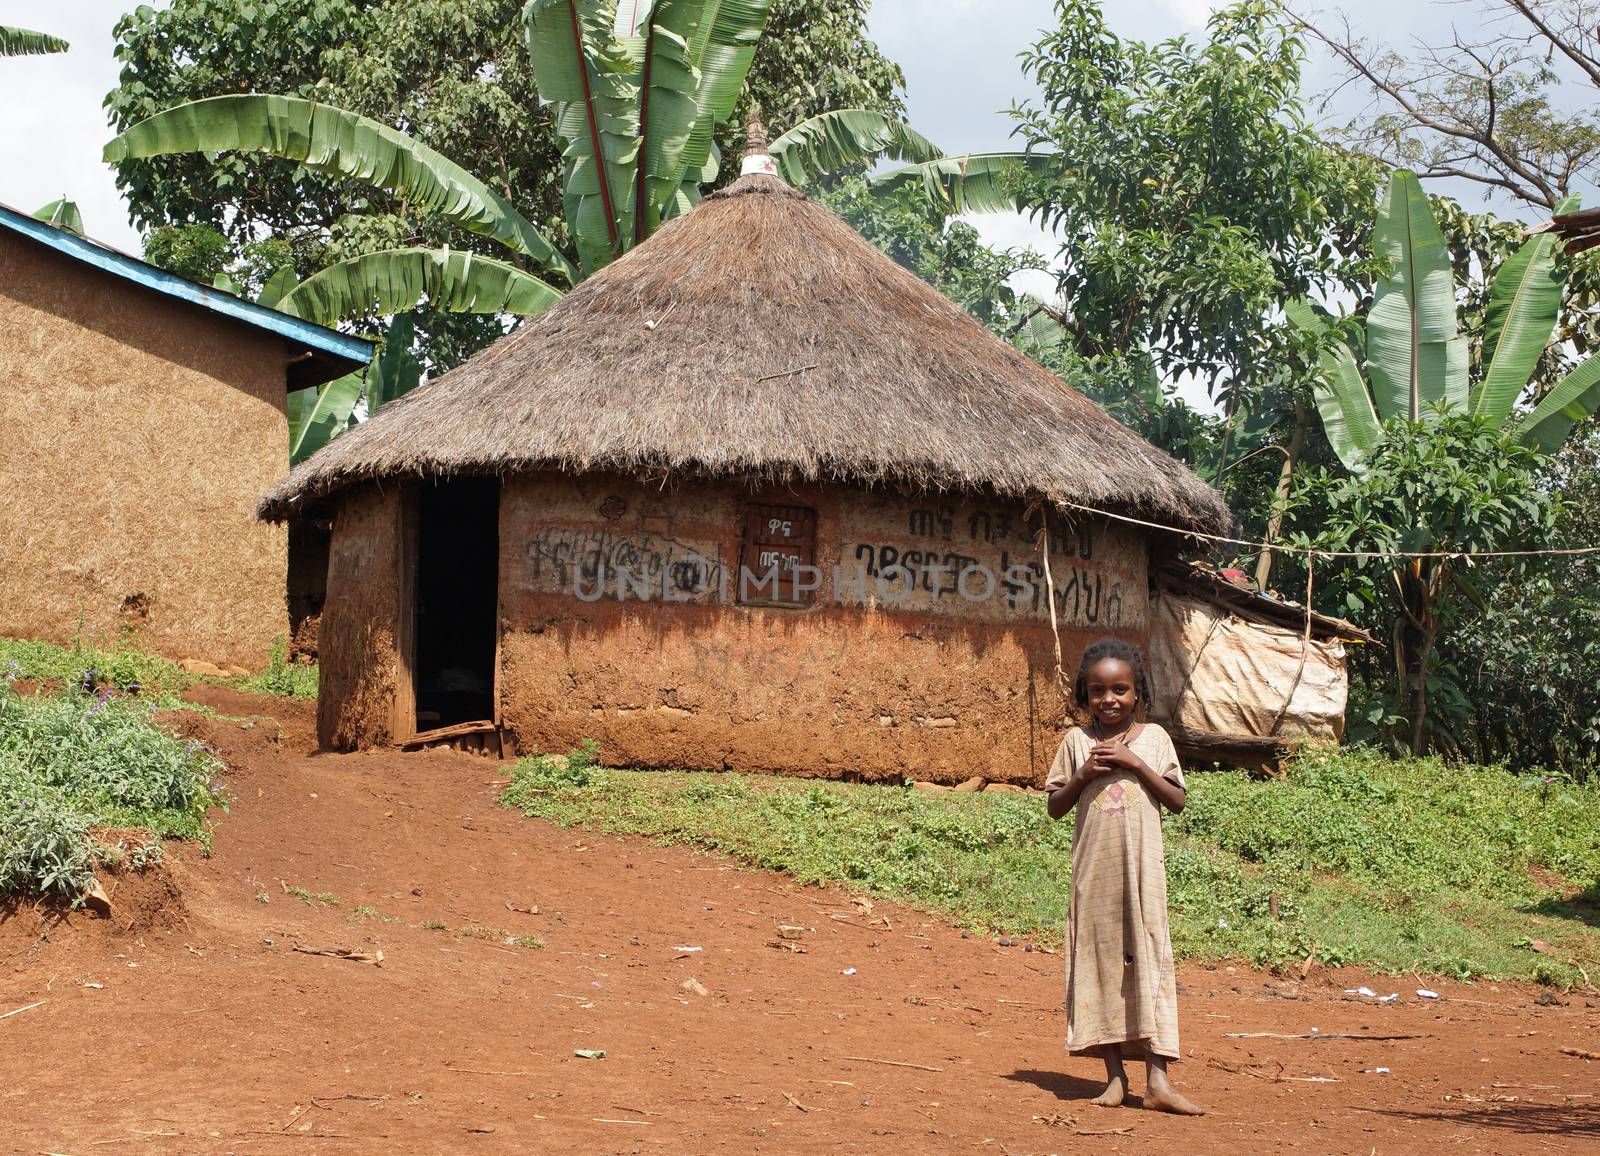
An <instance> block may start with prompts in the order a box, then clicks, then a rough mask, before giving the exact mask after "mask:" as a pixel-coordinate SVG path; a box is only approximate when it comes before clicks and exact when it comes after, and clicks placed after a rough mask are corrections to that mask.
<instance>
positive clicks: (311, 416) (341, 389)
mask: <svg viewBox="0 0 1600 1156" xmlns="http://www.w3.org/2000/svg"><path fill="white" fill-rule="evenodd" d="M364 376H365V371H363V370H357V371H356V372H355V373H347V374H345V375H344V376H343V377H341V378H338V379H336V380H334V381H330V382H328V384H326V385H323V386H319V387H318V388H316V389H300V390H296V391H295V392H294V393H291V394H290V395H289V464H290V465H298V464H299V463H301V462H303V461H305V460H306V459H307V458H308V457H310V456H311V455H312V454H314V453H316V452H317V451H318V450H320V449H321V448H322V447H323V446H325V445H327V444H328V443H329V442H330V441H332V440H333V439H334V438H335V437H337V436H338V435H339V434H341V433H343V432H344V429H345V427H346V426H347V425H348V424H349V422H350V415H351V413H352V412H353V411H354V410H355V408H356V402H357V401H359V400H360V398H361V385H362V381H363V378H364Z"/></svg>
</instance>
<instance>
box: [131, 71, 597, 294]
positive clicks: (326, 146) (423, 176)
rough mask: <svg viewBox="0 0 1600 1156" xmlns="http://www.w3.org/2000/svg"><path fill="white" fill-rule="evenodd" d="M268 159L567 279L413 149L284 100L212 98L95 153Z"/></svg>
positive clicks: (527, 234)
mask: <svg viewBox="0 0 1600 1156" xmlns="http://www.w3.org/2000/svg"><path fill="white" fill-rule="evenodd" d="M228 149H238V150H241V151H246V152H250V151H255V152H268V153H271V154H272V155H273V156H276V157H280V158H282V159H283V160H288V161H295V162H297V163H299V164H302V165H304V166H305V167H306V168H308V169H312V170H314V171H316V172H322V173H332V174H335V175H338V176H342V177H346V178H349V179H350V180H356V181H361V182H363V183H365V184H368V185H374V186H376V187H378V188H381V189H387V190H389V191H391V192H394V193H398V194H400V195H401V196H404V197H405V198H406V200H407V201H408V202H410V203H411V204H412V205H414V206H416V207H417V208H420V209H423V210H426V211H428V212H432V213H436V214H438V215H439V216H441V217H443V218H445V219H446V220H449V221H453V222H454V223H456V224H458V225H460V226H461V227H462V228H464V229H467V230H468V231H470V232H474V233H479V234H481V235H483V236H485V237H492V238H494V239H495V240H496V241H499V242H500V243H501V244H503V245H505V246H507V247H508V248H510V249H513V250H515V251H516V252H518V253H521V254H523V255H525V256H527V257H529V258H530V259H532V260H533V261H535V262H537V263H538V264H539V265H540V266H541V267H543V268H545V269H548V270H551V271H552V272H554V273H556V274H558V275H559V276H560V277H561V278H562V279H563V280H565V281H567V282H568V283H569V284H571V283H574V282H575V280H576V277H577V273H576V270H574V269H573V267H572V264H571V262H569V261H568V260H567V259H566V258H565V257H564V256H562V255H561V253H560V251H559V250H558V249H557V248H556V247H555V245H554V244H553V243H552V242H551V241H550V240H549V238H547V237H546V236H545V235H544V234H543V233H541V232H540V231H539V230H538V229H536V228H535V227H534V226H533V225H532V224H530V223H529V222H528V221H527V219H526V218H524V217H523V216H522V214H521V213H519V212H517V210H516V208H515V207H513V206H512V204H511V202H509V201H507V200H506V199H505V198H504V197H502V196H501V195H500V194H499V193H497V192H495V191H494V190H493V189H491V188H490V187H489V186H488V185H486V184H484V183H483V182H482V181H480V180H479V179H478V178H477V177H475V176H473V175H472V174H471V173H469V172H467V170H466V169H464V168H462V167H461V166H460V165H458V164H456V163H455V162H454V161H452V160H450V159H449V158H448V157H446V156H444V155H443V154H441V153H438V152H435V151H434V150H433V149H431V148H429V147H428V146H427V145H425V144H423V143H422V142H420V141H417V140H413V139H412V138H411V137H409V136H407V135H406V134H405V133H403V132H400V131H398V130H397V129H393V128H390V127H389V126H388V125H386V124H380V123H379V122H378V121H375V120H372V119H370V118H368V117H364V116H358V115H357V114H355V113H353V112H346V111H345V110H343V109H339V108H335V107H333V106H332V105H327V104H318V103H317V102H315V101H310V100H302V99H300V98H299V97H294V96H270V95H261V94H245V95H235V96H214V97H211V98H209V99H207V100H196V101H191V102H189V103H187V104H180V105H178V106H176V107H175V108H169V109H167V110H166V111H165V112H158V113H156V114H155V115H154V116H152V117H150V118H148V119H147V120H142V121H140V122H139V123H138V124H136V125H133V126H131V127H130V128H128V129H127V130H126V131H125V132H123V133H122V134H121V135H120V136H118V137H116V138H115V139H113V140H112V141H111V142H110V143H109V144H107V145H106V147H105V160H106V163H107V164H117V163H118V162H120V161H124V160H130V159H135V158H146V157H157V156H167V155H170V154H172V153H192V152H208V153H211V152H222V151H225V150H228Z"/></svg>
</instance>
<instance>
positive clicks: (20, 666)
mask: <svg viewBox="0 0 1600 1156" xmlns="http://www.w3.org/2000/svg"><path fill="white" fill-rule="evenodd" d="M8 674H9V675H10V676H11V677H12V678H19V679H20V678H26V679H34V680H39V681H46V682H53V683H57V684H59V685H60V686H62V687H83V686H86V685H92V686H95V687H103V686H109V687H112V688H113V689H115V690H116V691H118V692H119V693H124V694H128V693H133V694H138V695H140V696H142V697H144V698H147V699H149V700H151V701H152V702H159V703H161V704H163V705H168V706H170V705H173V704H175V703H176V702H177V701H178V695H179V692H180V691H182V690H184V689H185V688H186V687H189V686H191V685H193V684H194V683H195V682H197V681H198V680H197V679H196V678H195V677H194V675H192V674H189V673H188V672H186V671H185V670H183V668H182V667H180V666H179V665H178V664H177V663H175V662H169V661H167V660H166V659H164V658H157V657H156V656H155V655H153V654H145V653H144V652H143V651H140V650H134V649H132V648H119V649H117V650H98V649H95V648H94V647H83V646H57V645H56V644H55V643H53V642H38V641H34V640H31V639H22V638H0V677H4V676H6V675H8Z"/></svg>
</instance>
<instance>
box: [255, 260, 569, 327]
mask: <svg viewBox="0 0 1600 1156" xmlns="http://www.w3.org/2000/svg"><path fill="white" fill-rule="evenodd" d="M424 296H426V297H427V298H428V299H429V300H430V301H432V302H433V303H434V304H435V305H439V306H441V307H443V308H445V309H448V310H450V311H452V312H455V313H516V314H519V315H521V316H524V317H531V316H533V315H534V314H536V313H541V312H543V311H544V310H545V309H546V308H548V307H549V306H551V305H553V304H555V302H557V301H559V300H560V299H561V292H560V291H559V290H557V289H555V288H553V287H551V286H550V285H547V284H546V283H545V282H543V281H541V280H539V279H538V278H537V277H535V276H533V275H532V274H531V273H524V272H523V271H522V270H520V269H518V268H516V267H515V266H514V265H508V264H506V263H505V262H504V261H497V260H495V259H494V258H492V257H485V256H483V255H482V254H481V253H473V252H470V251H468V250H465V249H383V250H380V251H378V252H376V253H367V254H364V255H363V256H360V257H352V258H351V259H350V260H348V261H340V262H339V263H338V264H335V265H330V266H328V267H327V268H326V269H323V270H321V271H319V272H317V273H314V274H312V275H311V276H310V277H307V278H306V279H305V280H304V281H302V282H300V283H299V284H298V285H296V286H295V287H294V288H293V289H291V290H289V292H287V293H285V294H284V295H283V298H282V299H281V300H280V301H279V302H278V305H277V307H278V309H280V310H282V311H283V312H284V313H288V314H291V315H293V316H295V317H303V318H305V319H306V320H308V321H315V322H316V323H317V324H319V325H332V324H334V323H335V322H337V321H340V320H343V319H345V318H350V317H359V316H362V315H364V314H367V313H370V312H372V311H373V310H377V311H378V312H380V313H404V312H406V311H408V310H410V309H413V308H415V307H416V305H417V303H418V302H419V301H421V300H422V298H423V297H424Z"/></svg>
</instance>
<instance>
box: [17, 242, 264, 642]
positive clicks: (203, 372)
mask: <svg viewBox="0 0 1600 1156" xmlns="http://www.w3.org/2000/svg"><path fill="white" fill-rule="evenodd" d="M284 406H285V393H284V351H283V346H282V343H281V342H280V341H279V340H278V339H276V338H274V337H271V336H270V335H268V334H263V333H258V332H256V331H254V330H252V329H250V328H248V327H246V326H243V325H240V324H239V323H237V322H232V321H228V320H225V319H223V318H220V317H217V316H215V315H213V314H210V313H207V312H206V311H205V310H203V309H200V308H198V307H195V306H190V305H185V304H182V303H180V302H175V301H170V300H167V299H165V298H163V297H160V296H158V295H157V294H155V293H152V292H149V291H146V290H142V289H139V288H137V287H135V286H132V285H129V284H128V283H127V282H125V281H123V280H121V279H120V278H116V277H113V276H112V275H110V274H108V273H103V272H101V271H99V270H96V269H93V268H90V267H88V266H86V265H84V264H83V263H81V262H78V261H74V260H72V259H71V258H69V257H65V256H62V255H60V254H58V253H55V252H53V251H51V250H49V249H46V248H45V247H44V246H42V245H38V244H36V243H34V242H32V241H29V240H26V239H24V238H20V237H16V236H14V235H10V234H4V235H0V414H3V418H0V493H3V494H4V495H5V499H4V501H3V502H0V560H3V565H0V634H7V635H17V636H22V637H29V638H46V639H52V640H54V641H58V642H70V641H72V640H73V639H74V638H76V637H79V635H80V633H81V635H82V636H83V637H84V638H85V640H86V641H89V642H91V643H100V644H106V643H110V642H113V641H114V640H116V639H117V637H118V636H119V634H121V633H122V632H123V631H130V632H132V634H133V636H134V638H135V640H136V641H137V643H138V644H139V645H140V646H143V647H145V648H148V649H150V650H153V651H156V652H157V653H160V654H164V655H167V656H168V657H171V658H189V657H192V658H201V659H206V660H208V661H211V662H218V663H235V664H239V665H243V666H250V667H255V666H261V665H263V664H264V663H265V661H266V659H267V655H268V652H269V651H270V649H271V646H272V642H273V639H274V638H275V637H276V636H278V635H280V634H286V633H287V631H288V616H287V614H286V612H285V609H284V599H283V590H284V572H285V568H286V562H285V548H284V531H283V528H282V527H281V526H269V525H267V524H266V523H263V522H259V521H257V520H256V517H255V503H256V497H257V496H258V495H259V494H260V493H261V491H263V490H265V489H266V488H268V487H269V486H270V485H272V484H273V483H274V482H276V481H277V480H278V479H279V478H280V477H282V476H283V474H284V472H285V470H286V469H287V468H288V454H287V449H286V447H287V445H288V426H287V422H286V419H285V416H284Z"/></svg>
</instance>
